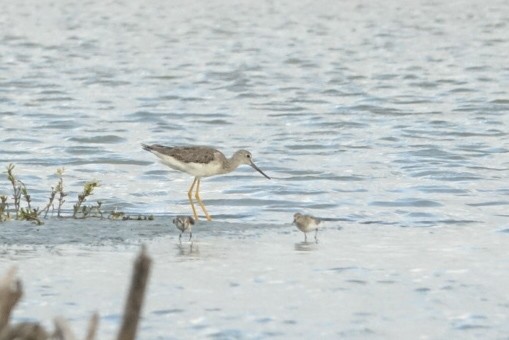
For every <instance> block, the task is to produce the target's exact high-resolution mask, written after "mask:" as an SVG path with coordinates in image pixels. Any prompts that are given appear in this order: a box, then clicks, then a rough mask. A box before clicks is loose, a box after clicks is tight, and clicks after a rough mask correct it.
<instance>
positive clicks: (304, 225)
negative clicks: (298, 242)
mask: <svg viewBox="0 0 509 340" xmlns="http://www.w3.org/2000/svg"><path fill="white" fill-rule="evenodd" d="M293 224H295V225H296V226H297V228H299V230H300V231H302V232H303V233H304V242H307V240H308V235H307V233H309V232H310V231H313V230H315V241H316V243H318V237H317V236H318V225H319V224H320V220H319V219H317V218H316V217H313V216H311V215H302V214H301V213H296V214H295V215H293Z"/></svg>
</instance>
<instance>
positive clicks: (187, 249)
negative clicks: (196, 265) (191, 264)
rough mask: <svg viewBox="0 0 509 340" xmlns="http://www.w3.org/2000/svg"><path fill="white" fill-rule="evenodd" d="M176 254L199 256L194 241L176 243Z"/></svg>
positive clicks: (198, 250)
mask: <svg viewBox="0 0 509 340" xmlns="http://www.w3.org/2000/svg"><path fill="white" fill-rule="evenodd" d="M177 250H178V251H177V256H182V257H200V248H199V247H198V244H196V243H194V242H181V243H178V244H177Z"/></svg>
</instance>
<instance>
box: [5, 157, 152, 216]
mask: <svg viewBox="0 0 509 340" xmlns="http://www.w3.org/2000/svg"><path fill="white" fill-rule="evenodd" d="M14 168H15V165H14V164H9V165H8V166H7V179H8V180H9V182H10V183H11V186H12V192H13V195H12V201H13V202H12V208H13V209H11V210H9V203H8V199H9V197H8V196H6V195H1V196H0V222H5V221H10V220H20V221H31V222H34V223H35V224H37V225H41V224H43V222H42V220H41V218H46V217H47V216H48V213H49V212H50V210H51V213H52V214H54V213H55V204H56V205H57V207H56V214H57V217H59V218H61V217H64V216H62V206H63V204H64V202H65V197H66V196H67V193H66V192H65V191H64V179H63V174H64V168H59V169H57V173H56V175H57V177H58V182H57V183H56V184H55V186H53V187H52V188H51V192H50V195H49V199H48V203H47V204H46V205H45V206H44V208H42V209H39V208H34V207H32V198H31V196H30V194H29V191H28V188H27V186H26V185H25V183H23V182H22V181H21V180H20V179H19V178H17V177H16V176H15V174H14ZM99 186H100V184H99V182H98V181H96V180H93V181H88V182H86V183H85V184H84V185H83V191H82V192H81V193H80V194H78V200H77V202H76V204H74V206H73V214H72V217H73V218H75V219H84V218H89V217H97V218H103V217H104V213H103V211H102V210H101V208H102V202H100V201H97V202H96V203H95V204H92V205H85V202H86V201H87V199H89V198H90V196H92V195H93V194H94V190H95V189H96V188H98V187H99ZM41 216H42V217H41ZM108 218H109V219H112V220H138V221H145V220H153V219H154V217H153V216H152V215H149V216H143V215H138V216H136V217H131V216H129V215H125V214H124V213H123V212H120V211H117V210H116V209H115V210H114V211H112V212H111V213H110V214H109V215H108Z"/></svg>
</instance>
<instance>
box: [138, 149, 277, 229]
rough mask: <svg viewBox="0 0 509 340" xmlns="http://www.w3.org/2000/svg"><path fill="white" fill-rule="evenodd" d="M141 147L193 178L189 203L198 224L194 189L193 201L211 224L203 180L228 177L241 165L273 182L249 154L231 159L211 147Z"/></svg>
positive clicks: (240, 151) (239, 153)
mask: <svg viewBox="0 0 509 340" xmlns="http://www.w3.org/2000/svg"><path fill="white" fill-rule="evenodd" d="M141 146H142V148H143V150H146V151H150V152H152V153H153V154H154V155H156V156H157V157H159V158H160V159H161V162H162V163H163V164H165V165H167V166H169V167H170V168H172V169H174V170H177V171H182V172H185V173H187V174H190V175H193V176H194V181H193V183H192V184H191V187H190V188H189V191H188V192H187V197H188V198H189V203H191V208H192V209H193V215H194V219H195V220H198V214H197V213H196V209H195V207H194V203H193V197H192V195H193V189H194V187H195V186H196V191H195V194H194V197H195V198H196V200H197V201H198V204H199V205H200V207H201V209H202V210H203V212H204V213H205V217H206V218H207V220H208V221H210V220H212V219H211V217H210V215H209V214H208V212H207V209H206V208H205V205H203V202H202V200H201V198H200V181H201V178H202V177H209V176H215V175H222V174H227V173H229V172H232V171H233V170H235V169H237V167H238V166H239V165H241V164H247V165H250V166H251V167H253V169H255V170H256V171H258V172H259V173H261V174H262V175H263V176H265V177H266V178H268V179H270V177H269V176H267V175H266V174H265V173H264V172H263V171H262V170H260V169H259V168H258V167H257V166H256V165H255V164H254V162H253V156H252V155H251V153H250V152H249V151H247V150H238V151H236V152H235V153H234V154H233V156H232V157H231V158H226V157H225V155H223V153H222V152H221V151H218V150H216V149H214V148H211V147H208V146H178V147H169V146H163V145H159V144H153V145H146V144H141Z"/></svg>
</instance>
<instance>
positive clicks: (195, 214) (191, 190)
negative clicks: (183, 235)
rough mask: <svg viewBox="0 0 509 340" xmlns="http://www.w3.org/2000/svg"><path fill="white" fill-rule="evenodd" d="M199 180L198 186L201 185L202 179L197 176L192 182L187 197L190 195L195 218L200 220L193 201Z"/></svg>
mask: <svg viewBox="0 0 509 340" xmlns="http://www.w3.org/2000/svg"><path fill="white" fill-rule="evenodd" d="M197 181H198V186H200V181H199V180H198V177H195V178H194V181H193V184H191V187H190V188H189V191H188V192H187V197H189V203H191V208H193V215H194V219H195V220H198V214H197V213H196V209H195V208H194V203H193V188H194V185H195V184H196V182H197Z"/></svg>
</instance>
